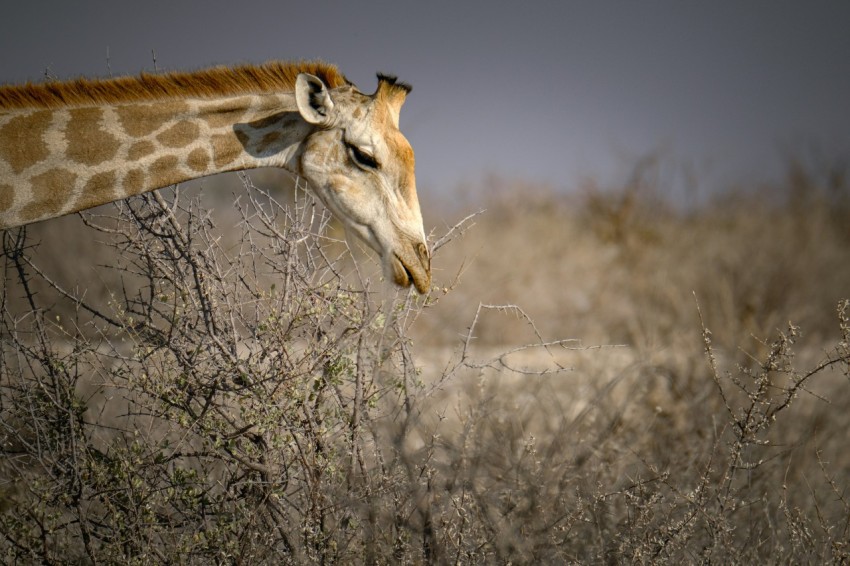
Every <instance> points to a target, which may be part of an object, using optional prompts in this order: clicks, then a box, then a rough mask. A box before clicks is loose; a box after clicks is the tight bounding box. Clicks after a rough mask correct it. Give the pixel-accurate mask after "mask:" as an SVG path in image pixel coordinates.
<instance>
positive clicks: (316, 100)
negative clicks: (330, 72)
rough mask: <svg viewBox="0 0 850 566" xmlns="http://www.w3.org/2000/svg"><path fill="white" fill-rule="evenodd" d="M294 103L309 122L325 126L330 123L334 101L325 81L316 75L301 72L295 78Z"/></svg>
mask: <svg viewBox="0 0 850 566" xmlns="http://www.w3.org/2000/svg"><path fill="white" fill-rule="evenodd" d="M295 104H296V105H297V106H298V112H299V113H300V114H301V117H302V118H304V120H305V121H307V122H308V123H310V124H316V125H319V126H326V125H328V124H330V123H331V121H332V117H331V113H332V111H333V108H334V101H333V100H331V95H330V93H329V92H328V89H327V87H326V86H325V83H323V82H322V79H320V78H319V77H317V76H314V75H311V74H308V73H301V74H299V75H298V77H297V78H296V79H295Z"/></svg>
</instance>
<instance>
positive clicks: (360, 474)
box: [0, 167, 850, 564]
mask: <svg viewBox="0 0 850 566" xmlns="http://www.w3.org/2000/svg"><path fill="white" fill-rule="evenodd" d="M792 172H793V175H791V176H790V178H789V182H788V185H787V187H783V188H782V190H781V191H777V190H774V191H772V192H751V193H748V194H737V195H727V196H724V197H722V198H717V199H716V200H714V201H713V202H711V203H707V204H705V205H704V206H701V207H699V208H698V209H694V210H690V211H686V212H683V211H681V210H676V209H675V207H672V206H670V205H669V203H667V202H665V199H664V198H662V197H661V196H659V195H658V194H657V192H655V188H654V187H653V186H651V184H648V183H647V182H645V181H642V180H641V179H639V178H635V179H633V181H632V182H631V183H630V184H629V185H627V186H626V187H623V188H622V189H620V190H613V191H601V190H597V189H592V190H591V189H589V190H587V191H585V192H584V193H583V194H581V195H578V196H576V195H573V196H563V195H556V194H552V193H551V192H548V191H546V190H545V189H542V188H539V187H529V186H521V185H519V184H514V183H503V184H502V185H503V186H502V187H501V188H499V190H497V191H495V194H494V192H493V191H492V189H493V187H492V186H491V187H488V191H490V192H489V196H488V198H486V199H484V198H482V197H475V198H472V199H471V206H470V210H462V209H459V208H458V207H457V206H453V207H444V208H443V210H442V212H438V211H437V209H438V208H439V207H436V206H435V207H432V208H433V209H432V210H431V211H430V213H429V211H427V210H426V217H427V218H430V219H434V218H438V217H441V216H445V217H452V216H454V217H457V218H462V217H464V216H466V214H468V213H469V212H472V211H473V210H474V209H476V208H479V207H482V208H486V209H487V211H486V212H485V213H483V214H481V215H478V216H476V217H474V218H473V219H472V220H471V221H469V222H467V223H464V224H462V225H461V226H458V227H456V228H455V229H454V230H453V231H452V229H451V228H450V227H449V226H445V227H443V228H441V229H438V230H437V231H436V233H435V235H434V236H433V241H438V240H441V244H445V245H440V246H439V249H438V250H437V252H436V255H435V259H434V267H435V270H436V271H435V289H434V291H433V292H432V294H431V296H430V297H429V298H428V299H427V300H425V301H423V300H417V299H416V298H415V297H414V296H413V295H409V294H406V293H401V294H397V295H396V294H393V293H388V292H387V291H386V290H385V289H384V288H383V287H382V286H381V285H378V284H377V283H376V282H375V278H376V273H377V272H376V270H375V269H374V268H373V267H371V266H370V264H368V263H361V264H360V267H359V268H356V267H355V266H354V264H352V263H351V261H350V259H349V258H348V256H347V253H346V251H345V246H344V245H343V244H341V243H340V242H333V241H328V240H327V238H326V237H325V236H323V235H322V234H325V235H326V234H333V233H335V232H334V230H333V227H330V228H328V227H324V226H323V222H324V220H323V219H322V217H320V216H319V217H315V216H312V214H313V209H312V207H311V205H310V204H309V201H305V200H302V199H299V200H297V201H288V202H287V203H286V204H284V205H281V206H277V205H275V204H274V203H273V202H272V201H269V199H268V196H264V195H263V192H262V191H256V190H253V191H248V192H247V193H245V192H238V193H237V194H238V195H240V197H239V198H240V202H242V203H244V204H243V205H241V206H236V207H229V206H226V205H223V204H222V203H223V202H226V201H224V200H221V199H218V198H212V197H210V196H209V195H207V196H206V201H205V204H204V205H203V206H200V205H197V204H191V203H192V201H191V199H190V200H188V201H187V200H185V199H180V200H178V201H177V202H178V203H181V204H180V206H178V207H177V208H176V209H175V210H176V211H177V214H176V216H170V215H169V214H168V213H167V212H166V211H165V210H164V209H163V208H162V207H161V203H160V202H158V201H157V200H155V199H154V200H151V199H147V201H145V202H141V201H136V204H135V205H134V207H135V208H127V207H124V208H123V211H124V212H123V220H121V221H120V222H118V223H114V222H113V221H111V220H110V221H105V220H102V219H95V220H94V223H95V224H97V225H98V226H100V229H99V230H98V229H96V228H85V227H83V226H82V225H81V224H80V222H79V220H78V219H67V220H63V221H61V222H52V223H49V224H44V225H43V226H36V227H33V229H31V230H30V234H29V236H30V240H29V241H30V242H32V241H33V240H36V241H38V240H43V243H42V246H41V248H39V249H38V250H24V249H22V247H21V245H20V244H18V245H15V242H13V241H12V240H11V237H12V236H13V235H14V234H12V233H7V234H6V235H5V238H6V251H5V267H6V284H5V287H4V291H3V307H4V319H3V320H4V322H3V326H4V329H3V358H2V365H0V369H2V371H3V376H2V378H1V379H0V403H2V404H0V411H2V414H3V421H2V422H3V429H2V432H0V434H2V438H0V441H1V442H0V446H2V449H3V458H4V460H3V464H2V466H1V467H0V472H2V476H0V478H2V479H0V481H2V482H4V483H2V484H0V510H2V514H0V533H2V536H3V538H2V539H0V549H2V552H3V553H5V557H6V558H7V559H8V560H10V561H14V560H20V561H32V560H34V561H42V562H46V563H62V562H65V561H71V562H86V561H88V562H90V563H97V562H115V561H125V562H134V563H161V562H163V561H181V562H187V563H210V562H236V563H262V562H267V563H281V562H303V561H314V562H342V563H352V562H364V563H396V562H401V563H459V564H467V563H494V562H495V563H569V562H581V563H586V562H613V563H620V562H641V563H656V562H658V563H683V562H684V563H692V562H722V563H753V562H755V563H764V562H794V563H823V562H838V563H841V562H846V561H847V560H850V546H848V542H847V541H848V540H850V498H848V496H847V493H846V490H847V486H848V479H850V478H848V476H847V470H848V469H850V458H848V456H847V453H846V430H847V429H848V428H850V416H848V413H847V411H846V407H847V406H848V402H850V383H848V380H850V318H848V317H850V307H848V303H847V302H846V299H847V298H850V251H848V250H850V231H848V227H847V226H848V224H847V223H846V220H845V219H846V218H848V217H850V192H848V188H847V187H846V186H844V185H843V184H842V182H841V179H840V178H838V181H836V182H834V183H832V184H830V183H826V184H824V183H821V182H820V181H819V180H817V179H816V178H815V177H814V176H813V175H811V174H806V172H805V170H804V169H803V168H800V167H796V168H794V169H793V170H792ZM253 178H254V180H255V182H257V184H264V183H260V181H261V180H262V181H268V182H272V181H273V179H264V178H263V177H262V176H254V177H253ZM227 179H229V181H219V182H230V183H233V181H234V178H233V177H229V178H227ZM251 195H253V196H251ZM210 203H212V204H213V205H215V206H214V208H215V209H216V210H215V211H214V212H213V213H211V214H209V215H207V214H206V213H204V212H203V211H204V210H207V209H209V208H210V207H211V205H210ZM132 210H136V211H137V212H136V213H133V212H131V211H132ZM270 213H273V214H272V216H264V215H266V214H270ZM270 219H273V220H270ZM472 224H474V225H472ZM216 225H217V226H216ZM232 226H235V227H236V229H235V230H234V229H232V228H231V227H232ZM65 230H67V231H65ZM105 230H106V231H114V230H117V231H118V233H117V234H116V233H111V234H107V233H106V231H105ZM79 234H83V236H80V235H79ZM445 234H448V237H445V236H444V235H445ZM97 240H105V241H107V242H108V244H105V245H100V244H97ZM69 241H74V242H81V244H77V245H79V246H81V247H80V248H75V249H82V246H85V248H86V254H87V256H88V257H95V258H98V259H97V260H95V261H94V262H92V261H88V262H85V263H86V267H85V269H80V265H81V263H83V262H81V260H80V259H76V261H74V262H68V261H66V258H67V257H68V254H67V252H66V251H64V250H66V249H67V245H68V244H67V242H69ZM295 242H298V244H297V245H296V244H295ZM22 252H25V253H23V254H22ZM92 263H101V264H104V265H105V267H102V268H97V269H95V268H90V267H89V266H90V265H91V264H92ZM36 267H39V269H40V270H41V273H42V274H43V277H42V276H41V275H39V273H38V272H36V271H35V269H36ZM198 274H201V275H200V276H199V275H198ZM458 274H460V275H458ZM51 281H52V282H53V284H51ZM24 283H26V286H23V284H24ZM57 285H58V286H61V287H62V288H63V289H64V290H65V294H66V295H68V296H70V297H73V298H74V299H68V298H67V297H64V298H63V297H62V293H59V292H57V290H56V286H57ZM273 285H274V287H273ZM364 290H365V291H366V292H364ZM482 305H484V306H482ZM486 305H509V306H505V307H492V306H486ZM836 307H837V308H836ZM178 312H179V316H178V315H177V314H175V313H178ZM93 313H94V314H93ZM57 316H58V317H59V318H58V319H57ZM789 320H790V321H793V324H791V323H789V322H788V321H789Z"/></svg>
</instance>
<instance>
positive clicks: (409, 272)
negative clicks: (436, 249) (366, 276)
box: [391, 254, 431, 295]
mask: <svg viewBox="0 0 850 566" xmlns="http://www.w3.org/2000/svg"><path fill="white" fill-rule="evenodd" d="M405 255H407V254H405ZM411 255H412V256H413V259H414V261H405V259H411V257H410V256H409V255H408V257H406V258H405V259H402V257H401V256H399V254H393V256H392V260H391V262H392V264H391V267H392V273H393V281H394V282H395V284H396V285H398V286H399V287H410V285H411V283H412V284H413V285H414V287H416V290H417V291H418V292H419V294H421V295H424V294H425V293H427V292H428V289H430V288H431V269H430V268H431V266H430V261H427V259H428V258H426V261H422V260H421V258H420V257H417V256H416V254H411Z"/></svg>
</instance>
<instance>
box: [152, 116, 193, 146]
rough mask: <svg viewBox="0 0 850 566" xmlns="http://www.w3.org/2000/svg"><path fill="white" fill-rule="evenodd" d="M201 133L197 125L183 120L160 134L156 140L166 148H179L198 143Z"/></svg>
mask: <svg viewBox="0 0 850 566" xmlns="http://www.w3.org/2000/svg"><path fill="white" fill-rule="evenodd" d="M200 133H201V129H200V128H199V127H198V125H197V124H193V123H192V122H189V121H188V120H183V121H182V122H177V123H176V124H174V125H173V126H171V127H170V128H168V129H167V130H165V131H163V132H162V133H160V134H159V135H158V136H156V139H157V141H159V143H161V144H162V145H164V146H165V147H173V148H179V147H186V146H187V145H189V144H191V143H192V142H194V141H196V140H197V139H198V135H199V134H200Z"/></svg>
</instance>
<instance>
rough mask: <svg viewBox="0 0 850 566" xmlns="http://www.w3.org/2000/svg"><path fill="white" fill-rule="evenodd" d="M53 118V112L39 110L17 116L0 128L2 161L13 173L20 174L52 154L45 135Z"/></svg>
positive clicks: (0, 156) (0, 157)
mask: <svg viewBox="0 0 850 566" xmlns="http://www.w3.org/2000/svg"><path fill="white" fill-rule="evenodd" d="M52 118H53V112H50V111H49V110H39V111H36V112H30V113H26V114H21V115H19V116H15V117H14V118H12V119H11V120H9V121H8V122H6V124H5V125H4V126H3V127H2V128H0V160H3V161H5V162H6V163H8V164H9V167H11V169H12V173H20V172H22V171H24V170H25V169H27V168H28V167H30V166H32V165H35V164H36V163H38V162H40V161H42V160H44V159H46V158H47V156H48V155H49V154H50V152H49V151H48V149H47V144H46V143H45V141H44V134H45V133H46V132H47V130H48V128H49V127H50V123H51V121H52Z"/></svg>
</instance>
